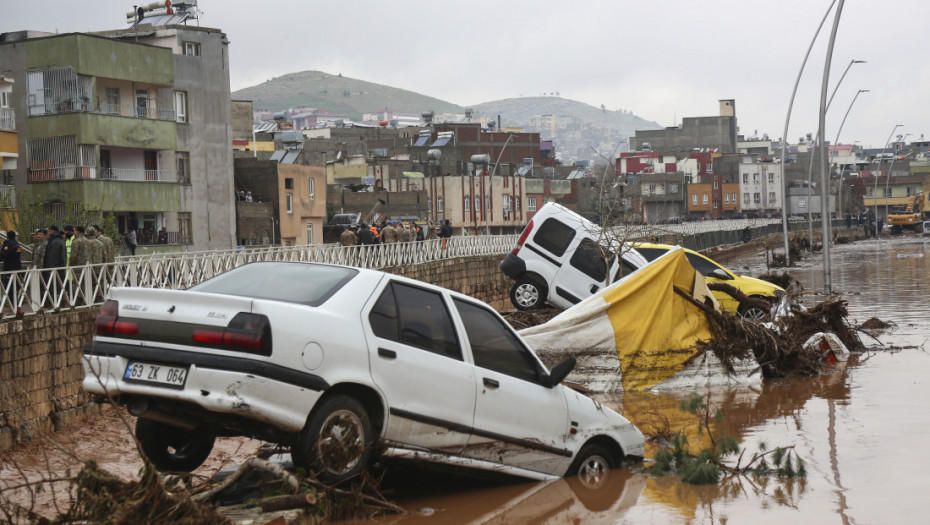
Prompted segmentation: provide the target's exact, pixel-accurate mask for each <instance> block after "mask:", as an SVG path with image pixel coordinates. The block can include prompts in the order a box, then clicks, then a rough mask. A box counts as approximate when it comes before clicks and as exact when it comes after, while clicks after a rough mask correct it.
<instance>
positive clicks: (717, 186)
mask: <svg viewBox="0 0 930 525" xmlns="http://www.w3.org/2000/svg"><path fill="white" fill-rule="evenodd" d="M714 189H715V190H719V189H720V181H716V180H715V181H714Z"/></svg>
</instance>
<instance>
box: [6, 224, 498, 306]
mask: <svg viewBox="0 0 930 525" xmlns="http://www.w3.org/2000/svg"><path fill="white" fill-rule="evenodd" d="M515 242H516V236H515V235H497V236H471V237H453V238H451V239H449V240H448V242H447V244H446V248H445V249H443V244H442V240H441V239H434V240H429V241H423V242H407V243H395V244H385V245H375V246H339V245H336V244H311V245H305V246H283V247H282V246H275V247H265V248H251V249H234V250H221V251H206V252H186V253H180V254H152V255H144V256H141V255H137V256H133V257H119V258H118V259H117V261H116V262H113V263H107V264H95V265H86V266H80V267H71V268H55V269H42V270H37V269H30V270H21V271H18V272H3V273H2V274H0V277H2V280H0V282H2V296H0V308H2V312H3V317H4V318H9V317H13V316H15V315H17V312H20V313H22V315H32V314H35V313H37V312H40V311H43V310H46V311H50V310H59V309H71V308H80V307H87V306H93V305H96V304H100V303H102V302H103V299H104V297H105V296H106V295H107V292H108V291H109V289H110V287H111V286H138V287H144V288H173V289H185V288H189V287H191V286H193V285H195V284H197V283H199V282H201V281H204V280H206V279H209V278H211V277H213V276H215V275H218V274H221V273H223V272H226V271H228V270H231V269H233V268H236V267H238V266H242V265H243V264H247V263H251V262H258V261H301V262H322V263H329V264H342V265H348V266H355V267H359V268H388V267H392V266H410V265H414V264H420V263H424V262H429V261H435V260H439V259H445V258H452V257H470V256H479V255H494V254H504V253H506V252H507V251H509V250H510V249H511V248H513V245H514V243H515Z"/></svg>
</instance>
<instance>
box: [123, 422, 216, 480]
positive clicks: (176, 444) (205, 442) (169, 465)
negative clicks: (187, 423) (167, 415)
mask: <svg viewBox="0 0 930 525" xmlns="http://www.w3.org/2000/svg"><path fill="white" fill-rule="evenodd" d="M136 437H137V438H138V439H139V444H140V445H141V446H142V451H143V452H145V455H146V457H148V458H149V461H150V462H151V463H152V464H153V465H155V468H157V469H158V470H161V471H163V472H190V471H192V470H194V469H196V468H197V467H199V466H200V465H203V462H204V461H206V460H207V458H208V457H210V452H211V451H213V443H214V442H215V441H216V437H215V436H214V435H213V434H210V433H209V432H204V431H203V430H202V429H194V430H187V429H184V428H181V427H176V426H174V425H168V424H165V423H160V422H158V421H152V420H151V419H145V418H141V417H140V418H139V419H138V420H137V421H136Z"/></svg>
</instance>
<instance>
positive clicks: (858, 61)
mask: <svg viewBox="0 0 930 525" xmlns="http://www.w3.org/2000/svg"><path fill="white" fill-rule="evenodd" d="M852 63H853V64H865V60H853V61H852Z"/></svg>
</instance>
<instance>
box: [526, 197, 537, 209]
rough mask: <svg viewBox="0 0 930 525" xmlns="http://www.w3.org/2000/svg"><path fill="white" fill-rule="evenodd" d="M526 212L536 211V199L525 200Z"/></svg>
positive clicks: (528, 198)
mask: <svg viewBox="0 0 930 525" xmlns="http://www.w3.org/2000/svg"><path fill="white" fill-rule="evenodd" d="M526 211H536V197H527V198H526Z"/></svg>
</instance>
